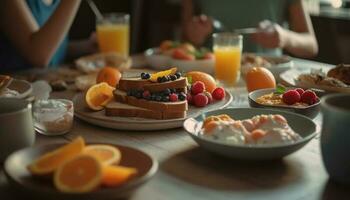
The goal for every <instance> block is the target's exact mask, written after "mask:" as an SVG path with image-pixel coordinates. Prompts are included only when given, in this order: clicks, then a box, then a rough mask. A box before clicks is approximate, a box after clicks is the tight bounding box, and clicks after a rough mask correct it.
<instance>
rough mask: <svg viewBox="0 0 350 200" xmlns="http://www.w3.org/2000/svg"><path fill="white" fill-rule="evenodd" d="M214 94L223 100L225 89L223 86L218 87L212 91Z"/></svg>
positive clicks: (214, 96) (217, 98) (215, 97)
mask: <svg viewBox="0 0 350 200" xmlns="http://www.w3.org/2000/svg"><path fill="white" fill-rule="evenodd" d="M212 96H213V98H214V99H216V100H222V99H223V98H225V90H224V88H222V87H217V88H215V90H214V91H213V93H212Z"/></svg>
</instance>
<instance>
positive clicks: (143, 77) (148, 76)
mask: <svg viewBox="0 0 350 200" xmlns="http://www.w3.org/2000/svg"><path fill="white" fill-rule="evenodd" d="M149 78H151V75H150V74H149V73H145V72H142V73H141V79H149Z"/></svg>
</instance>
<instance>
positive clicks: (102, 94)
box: [85, 82, 115, 110]
mask: <svg viewBox="0 0 350 200" xmlns="http://www.w3.org/2000/svg"><path fill="white" fill-rule="evenodd" d="M114 89H115V88H114V87H111V86H110V85H108V84H107V83H105V82H102V83H99V84H95V85H93V86H91V87H90V88H89V89H88V91H87V92H86V95H85V102H86V104H87V105H88V106H89V108H91V109H92V110H102V109H103V106H105V105H106V104H107V103H108V102H109V101H111V100H112V99H113V90H114Z"/></svg>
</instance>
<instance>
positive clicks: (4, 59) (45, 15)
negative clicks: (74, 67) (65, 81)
mask: <svg viewBox="0 0 350 200" xmlns="http://www.w3.org/2000/svg"><path fill="white" fill-rule="evenodd" d="M26 2H27V4H28V7H29V8H30V10H31V12H32V15H33V17H34V19H35V20H36V22H37V23H38V25H39V27H42V26H43V25H44V24H45V23H46V21H47V20H48V19H49V18H50V16H51V15H52V14H53V12H54V11H55V10H56V8H57V6H58V4H59V2H60V0H53V2H52V4H51V5H46V4H45V3H44V2H43V1H42V0H26ZM67 45H68V38H67V37H65V38H64V40H63V41H62V43H61V44H60V46H59V47H58V49H57V50H56V52H55V54H54V55H53V56H52V58H51V61H50V63H49V66H50V67H55V66H57V65H59V64H61V63H62V62H63V61H64V58H65V54H66V49H67ZM31 67H32V66H31V65H30V64H29V63H28V62H27V61H26V60H25V59H24V58H23V56H21V55H20V53H19V52H18V51H17V50H16V49H15V48H14V46H13V45H12V44H11V43H10V41H9V40H7V38H6V37H5V36H4V35H3V34H1V33H0V71H15V70H24V69H29V68H31Z"/></svg>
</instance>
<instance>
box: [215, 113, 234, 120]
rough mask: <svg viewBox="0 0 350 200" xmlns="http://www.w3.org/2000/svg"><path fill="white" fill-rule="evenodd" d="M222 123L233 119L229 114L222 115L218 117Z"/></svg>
mask: <svg viewBox="0 0 350 200" xmlns="http://www.w3.org/2000/svg"><path fill="white" fill-rule="evenodd" d="M217 117H218V118H219V119H221V120H222V121H233V119H232V118H231V117H230V116H229V115H227V114H221V115H218V116H217Z"/></svg>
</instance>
